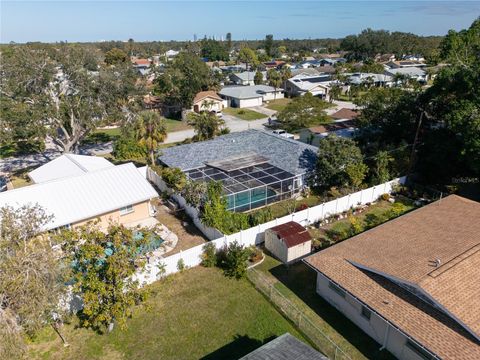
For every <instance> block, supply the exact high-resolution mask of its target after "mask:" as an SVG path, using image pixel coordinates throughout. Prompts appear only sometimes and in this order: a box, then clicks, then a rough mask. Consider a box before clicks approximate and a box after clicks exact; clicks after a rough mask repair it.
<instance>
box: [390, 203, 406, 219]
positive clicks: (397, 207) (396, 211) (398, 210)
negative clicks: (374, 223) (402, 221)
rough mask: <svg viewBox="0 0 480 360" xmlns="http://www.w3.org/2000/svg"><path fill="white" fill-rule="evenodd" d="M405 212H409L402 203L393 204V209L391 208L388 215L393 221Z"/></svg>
mask: <svg viewBox="0 0 480 360" xmlns="http://www.w3.org/2000/svg"><path fill="white" fill-rule="evenodd" d="M405 211H407V207H406V206H405V205H404V204H402V203H400V202H396V203H393V205H392V207H391V208H390V210H388V211H387V214H386V215H387V217H388V218H389V219H393V218H396V217H398V216H400V215H402V214H403V213H404V212H405Z"/></svg>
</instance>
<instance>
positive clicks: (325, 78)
mask: <svg viewBox="0 0 480 360" xmlns="http://www.w3.org/2000/svg"><path fill="white" fill-rule="evenodd" d="M331 83H332V77H331V76H330V75H326V74H323V75H320V74H319V75H304V74H299V75H296V76H293V77H291V78H290V79H288V80H287V81H286V82H285V92H286V93H287V94H288V95H290V96H302V95H305V94H306V93H307V92H309V93H311V94H312V95H313V96H318V97H320V98H322V99H328V97H329V95H328V92H329V90H330V84H331Z"/></svg>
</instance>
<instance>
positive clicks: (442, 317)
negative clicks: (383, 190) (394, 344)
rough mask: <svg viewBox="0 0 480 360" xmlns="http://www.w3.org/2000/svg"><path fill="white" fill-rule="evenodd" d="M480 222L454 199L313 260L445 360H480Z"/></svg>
mask: <svg viewBox="0 0 480 360" xmlns="http://www.w3.org/2000/svg"><path fill="white" fill-rule="evenodd" d="M478 219H480V203H478V202H475V201H471V200H468V199H465V198H462V197H459V196H456V195H450V196H448V197H446V198H444V199H441V200H439V201H436V202H434V203H432V204H430V205H427V206H425V207H423V208H420V209H417V210H415V211H413V212H410V213H408V214H406V215H403V216H401V217H399V218H397V219H394V220H392V221H389V222H387V223H384V224H382V225H380V226H378V227H375V228H373V229H371V230H368V231H365V232H363V233H361V234H359V235H357V236H354V237H352V238H351V239H348V240H346V241H343V242H341V243H339V244H337V245H335V246H332V247H330V248H328V249H326V250H323V251H321V252H319V253H317V254H315V255H312V256H311V257H309V258H307V259H306V262H307V263H308V264H309V265H311V266H312V267H313V268H315V269H316V270H317V271H319V272H320V273H322V274H323V275H325V276H326V277H327V278H329V279H330V280H331V281H333V282H335V283H336V284H338V285H339V286H340V287H341V288H343V289H345V290H346V291H347V292H349V293H350V294H352V295H353V296H354V297H356V298H358V299H359V300H360V301H361V302H362V303H364V304H366V305H367V306H368V307H369V308H371V309H372V310H373V311H375V312H376V313H377V314H379V315H380V316H381V317H383V318H384V319H386V320H387V321H389V322H391V323H392V324H393V325H394V326H396V327H398V328H399V329H400V331H402V332H404V333H405V334H407V335H408V336H410V337H412V338H413V339H415V341H417V342H419V343H420V344H422V345H423V346H425V347H426V348H427V349H428V350H429V351H430V352H433V353H434V354H437V355H438V356H439V357H440V358H445V359H447V358H448V359H453V358H455V359H479V358H480V341H479V339H480V311H479V309H480V281H479V278H480V236H479V234H480V222H479V221H478Z"/></svg>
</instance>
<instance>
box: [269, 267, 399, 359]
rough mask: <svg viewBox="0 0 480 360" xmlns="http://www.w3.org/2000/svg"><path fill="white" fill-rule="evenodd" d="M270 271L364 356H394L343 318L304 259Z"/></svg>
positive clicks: (387, 357) (388, 357) (380, 357)
mask: <svg viewBox="0 0 480 360" xmlns="http://www.w3.org/2000/svg"><path fill="white" fill-rule="evenodd" d="M269 272H270V273H271V274H272V275H273V276H274V277H276V278H277V279H278V280H279V281H280V282H281V283H282V284H284V285H285V286H286V287H287V288H289V289H290V290H291V291H292V292H293V293H294V294H295V295H297V296H298V297H299V298H300V299H301V300H302V301H303V302H304V303H305V304H306V305H308V306H309V307H310V308H311V309H312V310H313V311H314V312H315V313H316V314H317V315H318V316H320V317H321V318H322V319H323V320H324V321H325V322H326V323H327V324H328V325H330V326H331V327H332V328H334V329H335V330H336V331H337V332H338V333H339V334H340V335H341V336H343V337H344V338H345V340H347V341H348V342H349V343H350V344H352V345H353V346H354V347H355V348H356V349H357V350H358V351H360V352H361V353H362V354H363V355H365V357H367V358H375V359H388V360H389V359H395V357H393V355H391V354H390V353H389V352H387V351H386V350H383V351H381V352H380V351H379V348H380V346H381V345H380V344H378V343H377V342H376V341H375V340H373V339H372V338H371V337H369V336H368V335H367V334H365V333H364V332H363V331H362V330H361V329H360V328H359V327H357V326H356V325H355V324H354V323H353V322H351V321H350V320H349V319H348V318H346V317H345V316H344V315H343V314H342V313H341V312H339V311H338V310H337V309H335V308H334V307H333V306H331V305H330V304H329V303H328V302H326V301H325V300H324V299H323V298H322V297H321V296H320V295H318V294H317V292H316V283H317V282H316V280H317V274H316V272H315V271H314V270H313V269H311V268H309V267H308V266H307V265H306V264H305V263H303V262H297V263H295V264H292V265H289V266H288V267H287V266H284V265H279V266H276V267H274V268H271V269H270V270H269Z"/></svg>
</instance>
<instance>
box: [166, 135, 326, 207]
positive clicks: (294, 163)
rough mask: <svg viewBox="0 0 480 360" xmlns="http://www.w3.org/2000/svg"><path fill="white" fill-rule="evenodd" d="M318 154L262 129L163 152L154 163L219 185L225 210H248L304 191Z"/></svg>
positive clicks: (307, 147) (304, 145) (219, 137)
mask: <svg viewBox="0 0 480 360" xmlns="http://www.w3.org/2000/svg"><path fill="white" fill-rule="evenodd" d="M317 152H318V149H317V148H315V147H313V146H310V145H306V144H303V143H301V142H299V141H295V140H291V139H287V138H285V137H282V136H280V135H275V134H272V133H271V132H266V131H261V130H247V131H242V132H235V133H231V134H227V135H223V136H218V137H216V138H215V139H213V140H208V141H201V142H196V143H192V144H186V145H180V146H173V147H170V148H166V149H162V152H161V155H160V156H159V157H158V160H159V162H160V163H161V164H163V165H164V166H168V167H176V168H179V169H181V170H182V171H183V172H184V173H185V174H186V175H187V177H188V178H189V179H191V180H193V181H213V180H215V181H220V182H222V184H223V187H224V191H225V194H226V199H227V206H228V208H229V209H230V210H232V211H247V210H251V209H254V208H258V207H262V206H265V205H267V204H270V203H272V202H276V201H280V200H282V199H287V198H290V197H292V196H294V195H295V194H297V193H298V192H299V191H300V190H301V189H302V188H303V187H304V186H306V178H307V177H308V175H309V174H310V173H311V171H313V169H314V168H315V164H316V161H317Z"/></svg>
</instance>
